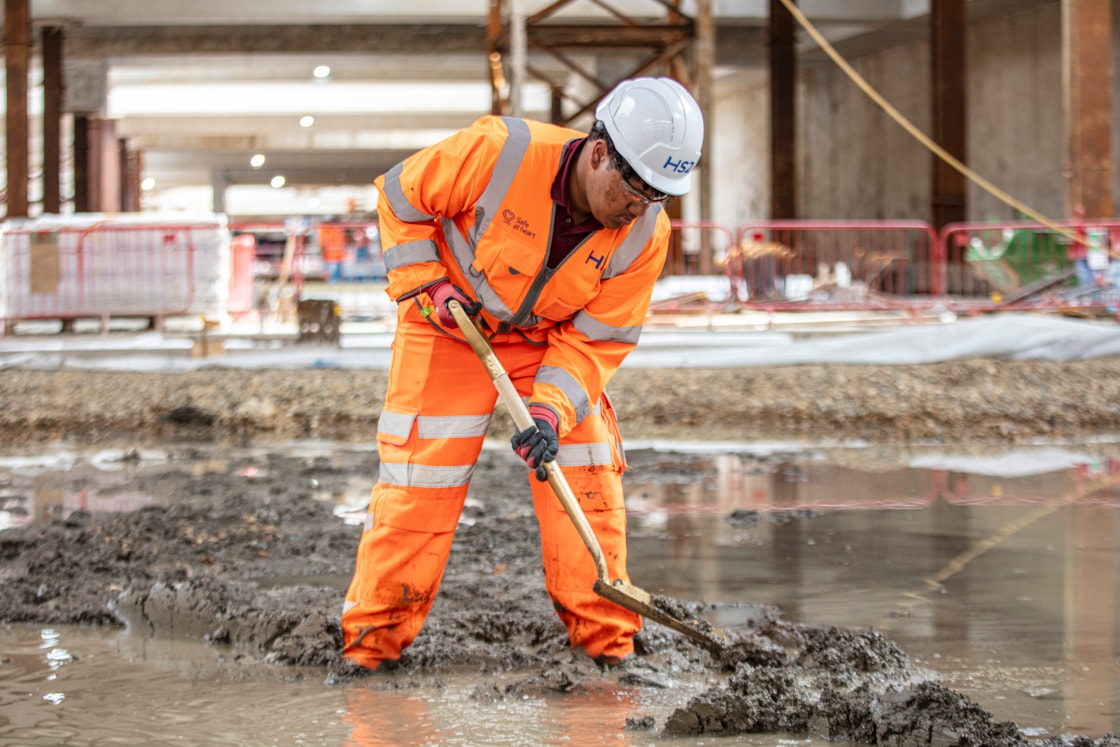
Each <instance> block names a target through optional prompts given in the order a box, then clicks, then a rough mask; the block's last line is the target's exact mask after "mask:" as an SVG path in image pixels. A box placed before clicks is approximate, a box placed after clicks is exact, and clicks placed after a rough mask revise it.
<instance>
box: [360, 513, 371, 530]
mask: <svg viewBox="0 0 1120 747" xmlns="http://www.w3.org/2000/svg"><path fill="white" fill-rule="evenodd" d="M362 528H363V529H365V530H366V531H367V532H368V531H370V530H371V529H373V511H367V512H366V521H365V524H364V525H363V526H362Z"/></svg>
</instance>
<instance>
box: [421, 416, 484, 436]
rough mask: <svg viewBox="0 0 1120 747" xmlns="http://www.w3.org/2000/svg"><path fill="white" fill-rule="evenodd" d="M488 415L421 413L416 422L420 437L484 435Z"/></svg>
mask: <svg viewBox="0 0 1120 747" xmlns="http://www.w3.org/2000/svg"><path fill="white" fill-rule="evenodd" d="M489 425H490V416H489V415H445V416H440V417H436V416H432V415H421V416H420V417H419V418H418V420H417V423H416V435H418V436H420V438H472V437H474V436H485V435H486V429H487V428H488V427H489Z"/></svg>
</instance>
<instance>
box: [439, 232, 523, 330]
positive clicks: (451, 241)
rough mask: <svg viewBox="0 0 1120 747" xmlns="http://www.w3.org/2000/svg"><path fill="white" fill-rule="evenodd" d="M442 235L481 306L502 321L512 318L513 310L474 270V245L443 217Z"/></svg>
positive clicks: (482, 276) (484, 278) (479, 273)
mask: <svg viewBox="0 0 1120 747" xmlns="http://www.w3.org/2000/svg"><path fill="white" fill-rule="evenodd" d="M443 237H444V238H445V239H446V240H447V245H448V246H449V247H451V256H453V257H454V258H455V264H457V265H459V269H461V270H462V271H463V274H464V275H466V277H467V280H469V281H470V284H471V290H472V291H473V292H474V297H475V298H477V299H478V300H479V301H481V302H482V307H483V308H484V309H486V310H487V311H489V312H490V313H491V314H493V315H494V316H496V317H497V318H498V319H501V320H502V321H503V322H508V321H509V320H510V319H512V318H513V312H512V311H511V310H510V309H509V307H508V306H506V304H505V302H504V301H502V299H501V298H500V297H499V296H498V294H497V292H496V291H495V290H494V288H493V287H492V286H491V285H490V282H489V281H488V280H487V279H486V276H485V275H483V274H482V273H481V272H475V270H474V267H473V263H474V245H473V244H471V243H469V242H467V240H466V239H464V238H463V235H462V234H461V233H459V227H458V226H456V225H455V222H454V221H451V220H446V219H444V221H443Z"/></svg>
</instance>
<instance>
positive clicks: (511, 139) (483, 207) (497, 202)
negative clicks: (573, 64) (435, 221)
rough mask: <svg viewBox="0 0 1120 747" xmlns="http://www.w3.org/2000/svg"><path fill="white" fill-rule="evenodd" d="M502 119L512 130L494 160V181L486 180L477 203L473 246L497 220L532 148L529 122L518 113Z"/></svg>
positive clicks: (472, 227)
mask: <svg viewBox="0 0 1120 747" xmlns="http://www.w3.org/2000/svg"><path fill="white" fill-rule="evenodd" d="M502 122H503V123H505V126H506V131H507V133H508V134H507V135H506V141H505V142H504V143H502V152H501V153H499V154H498V161H497V163H495V164H494V172H493V173H492V174H491V175H490V181H489V182H488V183H487V184H486V189H485V190H483V192H482V197H479V198H478V202H477V203H476V204H475V208H474V225H473V226H471V235H470V242H471V245H472V246H473V245H474V244H477V243H478V237H479V236H481V235H482V234H483V233H485V232H486V229H487V228H489V226H490V221H492V220H494V215H495V214H497V212H498V208H499V207H501V205H502V202H503V201H504V200H505V199H506V193H507V192H509V188H510V186H511V185H512V184H513V179H514V177H516V176H517V170H518V169H520V168H521V162H522V161H523V160H524V159H525V154H526V153H527V152H528V150H529V141H530V137H529V125H528V123H526V122H525V120H523V119H516V118H514V117H502Z"/></svg>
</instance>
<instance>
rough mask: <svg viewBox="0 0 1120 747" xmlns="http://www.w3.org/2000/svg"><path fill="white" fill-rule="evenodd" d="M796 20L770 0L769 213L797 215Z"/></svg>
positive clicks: (775, 0) (785, 216)
mask: <svg viewBox="0 0 1120 747" xmlns="http://www.w3.org/2000/svg"><path fill="white" fill-rule="evenodd" d="M795 26H796V22H795V21H794V19H793V16H792V15H791V14H790V12H789V11H788V10H786V7H785V6H784V5H782V3H781V1H780V0H770V217H771V218H773V219H776V220H787V219H793V218H796V217H797V111H796V101H797V88H796V84H797V48H796V47H795V46H794V38H793V32H794V28H795Z"/></svg>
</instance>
